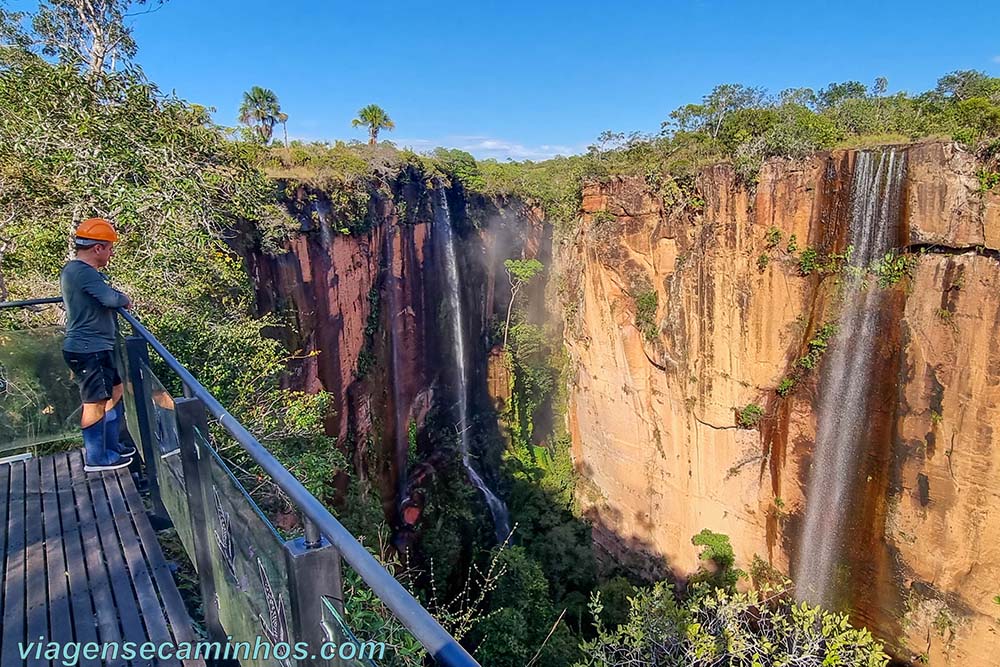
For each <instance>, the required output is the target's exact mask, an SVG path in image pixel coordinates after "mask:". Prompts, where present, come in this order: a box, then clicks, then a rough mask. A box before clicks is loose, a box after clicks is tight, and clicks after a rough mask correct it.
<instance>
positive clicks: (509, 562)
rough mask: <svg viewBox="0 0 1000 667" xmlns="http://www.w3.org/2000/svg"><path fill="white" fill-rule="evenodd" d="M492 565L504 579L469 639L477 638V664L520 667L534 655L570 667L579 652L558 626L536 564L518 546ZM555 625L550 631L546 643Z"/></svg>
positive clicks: (543, 576)
mask: <svg viewBox="0 0 1000 667" xmlns="http://www.w3.org/2000/svg"><path fill="white" fill-rule="evenodd" d="M498 561H499V566H500V567H502V568H504V570H505V574H504V576H503V577H502V578H501V579H500V580H499V583H498V585H497V587H496V590H495V591H494V592H493V595H492V598H491V606H492V607H493V608H494V609H496V610H497V611H496V612H495V613H493V614H492V615H491V616H490V617H489V618H487V619H486V620H484V621H483V622H481V623H479V624H478V625H477V626H476V629H475V631H474V632H473V638H474V639H479V646H478V649H477V651H476V655H477V658H478V660H479V662H480V663H481V664H484V665H496V666H497V667H523V666H524V665H526V664H528V662H529V661H530V660H531V659H532V658H533V657H534V655H535V653H536V652H538V651H540V656H539V659H538V660H539V662H540V664H543V665H569V664H571V663H572V662H573V660H574V659H576V658H578V657H579V655H580V652H579V648H578V647H577V645H576V640H575V639H574V638H573V637H572V635H571V633H570V632H569V629H568V628H567V627H566V626H565V624H564V623H563V622H561V621H559V611H558V610H557V609H556V608H555V606H554V605H553V604H552V602H551V600H550V598H549V585H548V582H547V581H546V578H545V575H544V573H543V572H542V569H541V567H540V566H539V563H538V561H536V560H535V559H533V558H531V557H530V556H529V555H528V553H527V551H526V550H525V549H524V548H522V547H518V546H514V547H510V548H508V549H506V550H504V551H503V552H502V553H501V554H500V556H499V559H498ZM556 623H558V625H557V626H556V628H555V630H556V631H555V632H554V633H553V636H552V637H551V638H549V639H548V641H547V642H546V637H547V635H548V634H549V631H550V630H552V629H553V626H554V625H555V624H556ZM543 642H544V647H543Z"/></svg>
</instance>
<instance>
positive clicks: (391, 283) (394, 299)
mask: <svg viewBox="0 0 1000 667" xmlns="http://www.w3.org/2000/svg"><path fill="white" fill-rule="evenodd" d="M398 234H399V224H398V223H397V224H395V225H392V226H391V227H388V228H387V229H386V231H385V263H386V278H385V280H386V294H387V295H388V301H389V303H388V308H387V309H386V319H387V320H388V324H389V349H390V351H391V354H392V356H391V366H390V373H391V375H392V403H393V406H394V411H393V412H394V413H395V424H394V427H395V431H396V466H397V469H398V470H399V479H398V480H397V483H396V489H397V494H402V491H403V488H404V487H405V486H406V476H407V474H408V473H409V471H408V470H407V460H408V454H409V446H410V443H409V438H408V436H409V426H410V425H409V423H408V421H407V418H408V416H409V405H406V406H404V405H403V394H402V388H403V373H402V361H401V360H400V358H399V338H400V336H402V332H401V331H400V330H399V314H400V308H401V306H400V302H401V299H400V284H399V283H400V280H401V278H402V276H399V277H397V276H396V273H395V270H394V268H393V266H394V264H395V262H394V261H393V257H394V253H393V243H392V241H393V237H396V236H398ZM400 245H402V243H401V242H400ZM400 252H402V251H400Z"/></svg>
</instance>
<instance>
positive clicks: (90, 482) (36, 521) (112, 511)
mask: <svg viewBox="0 0 1000 667" xmlns="http://www.w3.org/2000/svg"><path fill="white" fill-rule="evenodd" d="M0 558H2V560H0V563H2V567H0V572H3V581H2V585H0V619H2V626H0V627H2V637H0V665H3V667H15V666H16V665H22V664H23V665H30V666H35V665H46V666H47V665H61V664H62V662H61V658H59V659H55V660H53V661H48V660H45V659H44V654H43V659H41V660H38V659H35V658H34V657H33V656H32V657H29V659H28V660H27V661H24V660H22V658H21V653H20V651H19V645H20V644H21V642H31V641H36V642H37V641H38V639H39V637H44V638H45V639H44V641H45V642H49V641H53V642H58V643H60V644H67V643H70V642H78V643H88V642H95V643H99V644H106V643H118V644H121V643H123V642H136V643H138V644H141V643H143V642H157V643H159V642H167V643H171V644H177V643H178V642H182V641H196V637H195V636H194V632H193V629H192V624H191V620H190V618H189V617H188V614H187V611H186V609H185V607H184V604H183V601H182V600H181V596H180V593H179V592H178V590H177V587H176V585H175V584H174V580H173V576H172V575H171V572H170V570H169V568H168V566H167V563H166V560H165V559H164V557H163V553H162V551H161V550H160V545H159V543H158V542H157V541H156V534H155V533H154V532H153V529H152V526H151V525H150V523H149V518H148V517H147V515H146V511H145V509H144V507H143V504H142V499H141V498H140V497H139V494H138V492H137V491H136V488H135V485H134V483H133V481H132V476H131V475H130V474H129V473H128V471H127V470H123V471H115V472H110V473H101V474H89V475H86V474H84V472H83V460H82V457H81V454H80V452H79V451H73V452H69V453H61V454H55V455H52V456H45V457H41V458H34V459H30V460H28V461H21V462H16V463H11V464H0ZM119 648H120V647H119ZM79 664H80V665H95V666H96V665H102V664H107V665H177V666H179V665H180V664H181V662H180V661H178V660H176V659H174V660H169V661H163V660H157V659H155V658H153V659H145V660H143V659H139V658H137V659H135V660H133V661H131V662H126V661H124V660H121V659H119V660H118V661H112V660H108V661H107V662H103V661H101V660H100V658H99V657H98V658H97V659H91V660H87V659H85V658H84V657H83V654H81V656H80V659H79ZM185 664H187V665H194V664H203V663H201V662H200V661H199V662H197V663H196V662H193V661H185Z"/></svg>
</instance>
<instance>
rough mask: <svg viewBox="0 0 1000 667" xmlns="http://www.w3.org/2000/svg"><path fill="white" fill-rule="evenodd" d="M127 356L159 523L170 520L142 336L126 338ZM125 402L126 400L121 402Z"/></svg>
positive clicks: (144, 466) (145, 465) (149, 485)
mask: <svg viewBox="0 0 1000 667" xmlns="http://www.w3.org/2000/svg"><path fill="white" fill-rule="evenodd" d="M125 355H126V359H127V361H128V376H129V383H130V384H131V385H132V400H133V401H135V419H136V421H137V422H138V426H139V433H137V434H136V435H137V438H138V441H139V443H138V444H139V447H141V448H142V461H143V464H144V465H143V468H144V473H145V476H146V483H147V484H148V488H149V498H150V500H151V501H152V504H153V508H152V512H151V513H152V515H153V516H154V517H156V519H158V520H160V521H169V517H168V515H167V510H166V508H165V507H164V506H163V500H162V499H161V498H160V484H159V481H158V480H157V478H156V459H155V458H153V457H158V456H159V455H160V448H159V447H158V446H157V445H156V440H155V438H154V437H153V423H152V420H151V419H150V411H151V407H152V405H153V393H152V387H150V384H149V378H148V377H146V374H145V373H143V372H142V369H143V367H148V366H149V346H148V345H146V341H145V339H143V338H142V337H140V336H129V337H128V338H126V339H125ZM122 400H124V399H122Z"/></svg>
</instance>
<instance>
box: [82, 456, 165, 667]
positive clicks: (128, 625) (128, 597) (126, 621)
mask: <svg viewBox="0 0 1000 667" xmlns="http://www.w3.org/2000/svg"><path fill="white" fill-rule="evenodd" d="M108 474H112V475H113V474H114V473H96V474H95V473H91V474H89V475H87V485H88V487H89V488H90V498H91V500H92V501H93V503H94V516H95V518H96V520H97V532H98V536H99V537H100V540H101V549H102V551H103V552H104V560H105V562H106V563H107V564H108V579H109V580H110V581H111V593H112V595H113V596H114V599H115V607H116V608H117V609H118V620H119V622H120V623H121V628H122V639H123V640H124V641H131V642H137V643H140V644H141V643H142V642H144V641H146V630H145V628H144V627H143V625H142V619H141V618H140V617H139V607H138V605H137V604H136V599H135V596H134V595H133V593H132V582H131V581H130V580H129V571H128V566H127V565H126V563H125V559H124V557H123V554H122V548H121V545H120V544H119V543H118V533H117V531H116V530H115V522H114V519H113V518H112V516H111V507H110V505H109V504H108V496H107V493H106V492H105V490H104V483H103V481H102V479H101V477H102V476H104V475H108ZM132 664H133V665H149V666H150V667H151V666H152V661H151V660H145V661H143V660H137V661H133V663H132Z"/></svg>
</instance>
